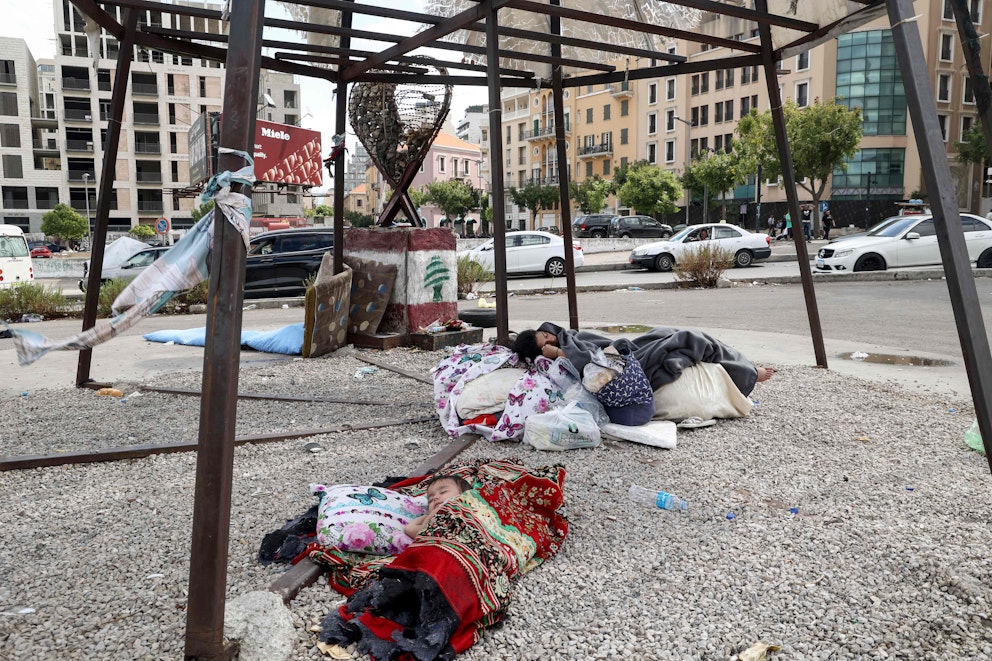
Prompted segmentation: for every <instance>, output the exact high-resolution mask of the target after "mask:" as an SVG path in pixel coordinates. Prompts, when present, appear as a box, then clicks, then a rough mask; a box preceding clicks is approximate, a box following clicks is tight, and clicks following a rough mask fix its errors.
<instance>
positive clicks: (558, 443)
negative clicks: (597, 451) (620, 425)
mask: <svg viewBox="0 0 992 661" xmlns="http://www.w3.org/2000/svg"><path fill="white" fill-rule="evenodd" d="M600 440H601V439H600V434H599V425H597V424H596V420H595V419H594V418H593V416H592V414H591V413H589V412H588V411H586V410H585V409H583V408H582V407H580V406H579V405H578V403H576V402H569V403H568V404H567V405H566V406H565V407H564V408H560V409H553V410H551V411H548V412H547V413H538V414H536V415H532V416H530V417H528V418H527V421H526V422H525V423H524V443H527V444H528V445H531V446H533V447H534V448H536V449H538V450H574V449H576V448H594V447H596V446H598V445H599V443H600Z"/></svg>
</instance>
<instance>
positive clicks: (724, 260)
mask: <svg viewBox="0 0 992 661" xmlns="http://www.w3.org/2000/svg"><path fill="white" fill-rule="evenodd" d="M733 265H734V253H733V252H731V251H730V250H727V249H726V248H721V247H719V246H714V245H711V244H707V245H703V246H699V247H697V248H695V249H692V250H689V251H688V252H686V254H684V255H682V257H680V258H679V260H678V262H676V264H675V269H674V271H675V279H676V280H677V281H678V282H679V285H680V286H681V287H716V283H717V281H718V280H719V279H720V276H722V275H723V272H724V271H726V270H727V269H729V268H732V267H733Z"/></svg>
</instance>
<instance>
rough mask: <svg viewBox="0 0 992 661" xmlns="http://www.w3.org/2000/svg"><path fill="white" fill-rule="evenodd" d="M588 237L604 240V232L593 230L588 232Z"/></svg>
mask: <svg viewBox="0 0 992 661" xmlns="http://www.w3.org/2000/svg"><path fill="white" fill-rule="evenodd" d="M589 236H591V237H592V238H594V239H605V238H606V232H604V231H603V230H593V231H591V232H589Z"/></svg>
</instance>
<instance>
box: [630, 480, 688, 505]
mask: <svg viewBox="0 0 992 661" xmlns="http://www.w3.org/2000/svg"><path fill="white" fill-rule="evenodd" d="M628 494H629V495H630V499H631V500H632V501H634V502H635V503H638V504H639V505H644V506H645V507H657V508H659V509H663V510H679V511H681V510H684V509H687V508H688V507H689V503H687V502H685V501H684V500H682V499H681V498H679V497H678V496H676V495H675V494H673V493H668V492H667V491H654V490H652V489H645V488H644V487H641V486H638V485H636V484H632V485H631V487H630V491H629V492H628Z"/></svg>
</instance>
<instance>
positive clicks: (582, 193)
mask: <svg viewBox="0 0 992 661" xmlns="http://www.w3.org/2000/svg"><path fill="white" fill-rule="evenodd" d="M612 192H613V183H612V182H610V181H607V180H605V179H603V178H602V177H600V176H599V175H598V174H597V175H595V176H593V177H590V178H588V179H583V180H582V182H581V183H576V182H575V181H569V182H568V196H569V197H570V198H572V199H573V200H575V206H577V207H578V208H579V211H581V212H582V213H587V214H588V213H599V212H600V211H602V209H603V207H604V206H605V205H606V198H607V197H609V196H610V193H612Z"/></svg>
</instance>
